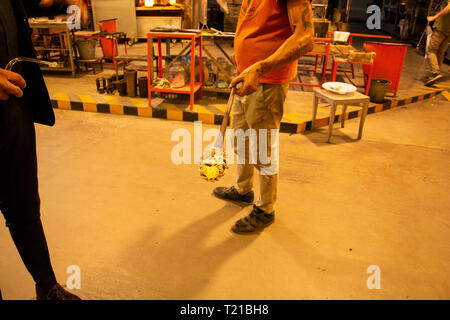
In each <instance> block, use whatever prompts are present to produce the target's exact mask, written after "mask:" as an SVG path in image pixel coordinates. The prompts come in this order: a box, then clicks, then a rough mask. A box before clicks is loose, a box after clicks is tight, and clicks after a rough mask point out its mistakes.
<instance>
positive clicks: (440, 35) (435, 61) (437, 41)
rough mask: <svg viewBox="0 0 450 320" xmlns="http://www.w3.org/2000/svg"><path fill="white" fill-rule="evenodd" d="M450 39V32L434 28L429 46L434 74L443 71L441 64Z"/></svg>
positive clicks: (429, 56) (429, 57)
mask: <svg viewBox="0 0 450 320" xmlns="http://www.w3.org/2000/svg"><path fill="white" fill-rule="evenodd" d="M449 41H450V32H442V31H438V30H433V33H432V34H431V40H430V44H429V46H428V60H430V63H431V69H432V72H433V74H434V73H439V72H440V71H441V65H442V63H443V62H444V57H445V53H446V52H447V46H448V42H449Z"/></svg>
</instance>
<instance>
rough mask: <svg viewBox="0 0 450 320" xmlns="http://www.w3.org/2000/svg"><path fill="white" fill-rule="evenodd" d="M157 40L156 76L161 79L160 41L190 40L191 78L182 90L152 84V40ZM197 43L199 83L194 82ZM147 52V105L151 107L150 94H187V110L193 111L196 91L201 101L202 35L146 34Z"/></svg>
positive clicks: (178, 33) (182, 33) (184, 33)
mask: <svg viewBox="0 0 450 320" xmlns="http://www.w3.org/2000/svg"><path fill="white" fill-rule="evenodd" d="M154 38H156V39H157V44H158V75H159V77H160V78H162V77H163V67H162V48H161V43H162V39H163V38H165V39H167V38H174V39H184V40H190V41H191V43H190V47H191V48H190V51H191V77H190V81H189V82H188V83H187V85H186V86H184V87H182V88H167V89H161V88H155V85H154V84H153V76H154V70H153V63H152V61H153V56H154V54H153V39H154ZM197 41H198V50H199V57H200V59H199V82H195V47H196V46H197ZM183 51H184V50H182V52H183ZM147 52H148V105H149V106H150V107H151V105H152V100H151V99H152V98H151V96H152V92H161V93H164V92H166V93H178V94H189V95H190V104H189V110H191V111H192V110H193V109H194V95H195V93H196V92H197V91H199V92H200V99H202V94H203V92H202V82H203V79H202V73H203V70H202V35H201V34H200V33H187V32H149V33H148V34H147Z"/></svg>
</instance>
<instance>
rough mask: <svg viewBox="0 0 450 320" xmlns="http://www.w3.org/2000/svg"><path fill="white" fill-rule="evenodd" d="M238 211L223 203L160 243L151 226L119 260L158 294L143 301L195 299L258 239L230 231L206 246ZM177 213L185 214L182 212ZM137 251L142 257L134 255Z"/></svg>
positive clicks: (255, 236) (236, 208) (231, 205)
mask: <svg viewBox="0 0 450 320" xmlns="http://www.w3.org/2000/svg"><path fill="white" fill-rule="evenodd" d="M241 210H242V208H241V207H239V206H236V205H233V204H230V203H226V204H225V205H224V206H223V207H222V208H221V209H218V210H216V211H214V212H212V213H210V214H208V215H205V216H204V217H203V218H202V219H199V220H196V221H194V222H192V223H190V224H189V225H187V226H185V227H183V228H182V229H181V230H179V231H177V232H176V233H175V234H173V235H172V236H170V237H169V238H167V239H164V240H163V241H162V242H161V243H158V242H156V241H158V237H157V234H155V229H154V226H150V231H149V234H148V236H145V237H143V238H142V239H141V241H140V242H138V243H135V244H134V245H133V246H131V247H129V248H128V250H127V251H126V252H125V253H124V255H123V256H122V257H121V259H122V260H123V262H122V263H124V264H125V263H126V264H127V265H128V266H130V268H131V269H132V271H133V272H134V273H135V274H136V276H139V275H142V274H145V282H146V283H149V284H151V285H152V288H151V290H154V291H155V294H156V295H157V297H149V296H146V297H142V298H144V299H155V298H156V299H159V298H162V299H196V297H198V296H199V294H200V293H201V292H202V290H204V288H205V287H206V286H208V285H209V283H210V279H211V278H213V277H214V273H216V272H217V271H218V270H219V269H220V268H221V266H222V265H223V264H224V262H225V261H226V260H228V259H230V257H232V256H233V255H235V254H237V253H239V252H240V251H242V250H243V249H245V248H246V247H248V246H249V245H250V244H251V243H252V242H253V241H255V240H256V239H257V235H254V236H238V235H235V234H233V233H232V232H231V231H230V233H229V236H228V237H225V238H224V239H223V240H222V241H221V242H219V243H216V244H213V245H209V244H208V243H210V240H211V239H210V235H211V233H212V231H213V230H214V229H216V228H217V227H219V226H221V225H222V224H223V223H225V222H226V223H228V224H230V226H229V227H231V224H232V223H234V220H237V219H238V217H236V214H237V213H238V212H239V211H241ZM180 214H184V213H183V212H182V210H180ZM231 218H233V219H232V220H231V221H229V220H230V219H231ZM139 252H140V253H142V254H136V253H139ZM146 289H148V288H146Z"/></svg>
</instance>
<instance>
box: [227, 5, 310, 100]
mask: <svg viewBox="0 0 450 320" xmlns="http://www.w3.org/2000/svg"><path fill="white" fill-rule="evenodd" d="M287 10H288V16H289V22H290V24H291V27H292V30H293V32H294V33H293V35H292V36H291V37H289V38H288V39H287V40H286V41H285V42H284V43H283V45H281V47H280V48H278V50H277V51H275V52H274V53H273V54H272V55H271V56H270V57H268V58H267V59H264V60H262V61H259V62H257V63H255V64H254V65H252V66H250V67H248V68H247V69H246V70H244V71H243V72H242V73H241V74H240V75H239V76H237V77H236V78H234V79H233V81H232V82H231V84H230V87H234V86H235V85H236V84H237V83H239V82H243V86H242V88H241V89H238V90H236V93H237V94H238V95H240V96H245V95H248V94H251V93H253V92H255V91H256V89H257V87H258V84H259V78H260V77H261V76H262V75H264V74H266V73H268V72H271V71H273V70H277V69H279V68H282V67H284V66H286V65H288V64H290V63H292V62H294V61H297V60H298V59H299V58H300V57H301V56H303V55H304V54H306V53H308V52H310V51H311V50H312V49H313V46H314V26H313V21H312V9H311V5H310V3H309V1H308V0H287Z"/></svg>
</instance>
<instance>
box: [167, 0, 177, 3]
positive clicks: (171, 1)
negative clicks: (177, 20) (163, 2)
mask: <svg viewBox="0 0 450 320" xmlns="http://www.w3.org/2000/svg"><path fill="white" fill-rule="evenodd" d="M169 3H170V4H177V0H170V1H169Z"/></svg>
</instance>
